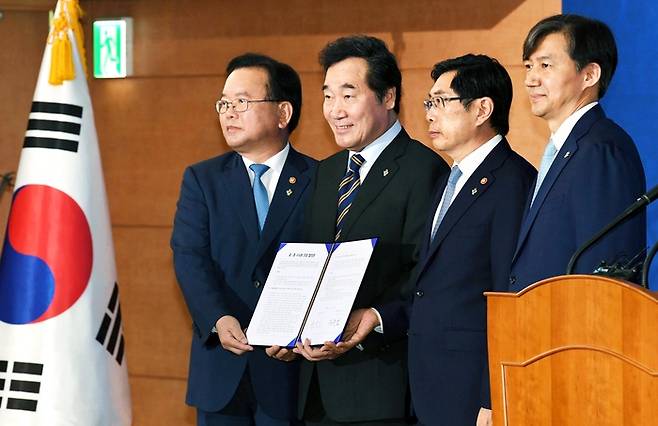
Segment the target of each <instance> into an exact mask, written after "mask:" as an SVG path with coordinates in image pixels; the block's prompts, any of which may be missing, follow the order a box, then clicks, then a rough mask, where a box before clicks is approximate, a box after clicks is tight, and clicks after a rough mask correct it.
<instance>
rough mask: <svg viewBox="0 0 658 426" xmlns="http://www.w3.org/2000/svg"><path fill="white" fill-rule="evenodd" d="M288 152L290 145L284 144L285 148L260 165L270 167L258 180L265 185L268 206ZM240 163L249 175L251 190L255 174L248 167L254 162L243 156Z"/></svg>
mask: <svg viewBox="0 0 658 426" xmlns="http://www.w3.org/2000/svg"><path fill="white" fill-rule="evenodd" d="M288 152H290V143H286V146H284V147H283V149H282V150H281V151H279V152H277V153H276V154H274V155H273V156H271V157H270V158H268V159H267V160H265V162H263V163H261V164H265V165H266V166H269V167H270V168H269V169H268V170H267V171H266V172H265V173H263V176H261V178H260V180H261V181H262V182H263V185H265V189H266V190H267V199H268V201H269V203H270V204H272V198H273V197H274V191H276V185H277V183H278V182H279V177H280V176H281V172H282V171H283V166H284V165H285V164H286V159H287V158H288ZM242 161H243V162H244V166H245V167H246V168H247V173H249V181H250V182H251V187H252V188H253V186H254V177H255V174H254V172H253V170H251V169H250V168H249V166H251V165H252V164H254V161H251V160H250V159H248V158H247V157H244V156H243V157H242Z"/></svg>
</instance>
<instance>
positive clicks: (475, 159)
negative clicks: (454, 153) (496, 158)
mask: <svg viewBox="0 0 658 426" xmlns="http://www.w3.org/2000/svg"><path fill="white" fill-rule="evenodd" d="M501 140H503V137H502V136H501V135H496V136H494V137H493V138H491V139H489V140H488V141H487V142H485V143H484V144H482V145H480V146H479V147H478V148H477V149H476V150H474V151H473V152H471V153H470V154H468V155H467V156H466V157H464V158H463V159H462V160H461V161H460V162H456V161H455V164H456V165H458V166H459V170H461V172H462V176H469V177H470V176H471V175H472V174H473V172H475V170H476V169H477V168H478V167H480V164H482V162H483V161H484V159H485V158H487V155H489V153H490V152H491V151H493V149H494V148H495V147H496V145H498V143H499V142H500V141H501Z"/></svg>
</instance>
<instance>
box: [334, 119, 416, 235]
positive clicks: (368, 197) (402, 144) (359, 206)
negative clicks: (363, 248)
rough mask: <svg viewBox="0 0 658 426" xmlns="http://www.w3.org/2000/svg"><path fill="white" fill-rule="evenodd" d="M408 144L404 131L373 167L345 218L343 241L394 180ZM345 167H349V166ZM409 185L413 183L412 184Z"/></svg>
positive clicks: (336, 190) (407, 137)
mask: <svg viewBox="0 0 658 426" xmlns="http://www.w3.org/2000/svg"><path fill="white" fill-rule="evenodd" d="M408 144H409V136H408V135H407V132H406V131H405V130H404V129H402V130H401V131H400V133H399V134H398V135H397V136H396V137H395V139H393V141H392V142H391V143H390V144H389V146H387V147H386V149H384V151H382V153H381V154H380V155H379V157H378V158H377V160H376V161H375V164H373V165H372V167H371V169H370V171H369V172H368V175H367V176H366V179H365V181H364V182H363V184H362V185H361V187H360V188H359V193H358V194H357V196H356V199H355V200H354V203H353V204H352V206H351V207H350V211H349V213H348V214H347V216H346V217H345V224H344V225H343V232H342V236H343V238H341V240H344V239H346V238H345V237H346V236H348V235H349V233H350V229H351V228H352V226H353V225H354V223H356V221H357V220H358V219H359V216H361V214H362V213H363V212H364V211H365V210H366V209H367V208H368V207H369V206H370V205H371V204H372V203H373V201H374V200H375V199H376V198H377V197H378V196H379V194H380V193H381V192H382V190H383V189H384V188H385V187H386V185H388V183H389V182H390V181H391V179H393V177H394V176H395V174H396V173H397V171H398V169H399V168H400V166H399V165H398V163H397V161H396V160H397V158H399V157H400V156H402V155H403V154H404V151H405V150H406V148H407V146H408ZM346 161H347V160H346ZM345 167H347V164H346V165H345ZM409 184H412V183H411V182H410V183H409ZM335 192H336V197H338V195H337V194H338V185H336V189H335ZM336 202H338V198H336Z"/></svg>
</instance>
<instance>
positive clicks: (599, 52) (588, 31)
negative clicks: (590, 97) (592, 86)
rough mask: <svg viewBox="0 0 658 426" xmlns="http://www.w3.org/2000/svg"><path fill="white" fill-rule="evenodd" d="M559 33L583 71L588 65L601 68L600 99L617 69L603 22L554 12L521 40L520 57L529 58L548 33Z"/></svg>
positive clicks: (611, 41) (612, 39)
mask: <svg viewBox="0 0 658 426" xmlns="http://www.w3.org/2000/svg"><path fill="white" fill-rule="evenodd" d="M555 33H561V34H564V37H565V38H566V41H567V51H568V53H569V57H571V59H572V60H573V61H574V62H575V63H576V69H577V70H578V71H580V70H582V69H583V68H585V67H586V66H587V64H591V63H597V64H599V66H600V67H601V78H600V79H599V93H598V96H599V99H601V98H602V97H603V95H605V92H606V90H608V86H609V85H610V81H611V80H612V76H613V75H614V73H615V69H616V68H617V44H616V43H615V37H614V35H613V34H612V31H611V30H610V27H608V26H607V25H606V24H604V23H603V22H601V21H598V20H596V19H591V18H586V17H584V16H580V15H554V16H549V17H548V18H544V19H542V20H541V21H539V22H538V23H537V24H535V26H534V27H532V28H531V29H530V32H529V33H528V36H527V37H526V39H525V41H524V42H523V60H524V61H526V60H528V58H530V55H532V54H533V53H534V52H535V50H537V48H538V47H539V44H540V43H541V42H542V41H543V40H544V38H545V37H546V36H548V35H549V34H555Z"/></svg>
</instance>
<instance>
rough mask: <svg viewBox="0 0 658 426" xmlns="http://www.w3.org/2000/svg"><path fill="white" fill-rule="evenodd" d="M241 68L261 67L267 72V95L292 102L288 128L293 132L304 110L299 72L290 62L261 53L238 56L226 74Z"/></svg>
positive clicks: (232, 60) (228, 67)
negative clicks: (280, 60) (285, 62)
mask: <svg viewBox="0 0 658 426" xmlns="http://www.w3.org/2000/svg"><path fill="white" fill-rule="evenodd" d="M240 68H261V69H263V70H265V72H266V73H267V77H268V81H267V87H266V89H267V97H268V98H269V99H276V100H278V101H288V102H290V103H291V104H292V117H291V118H290V122H289V123H288V126H287V127H286V129H287V130H288V133H292V131H293V130H295V128H296V127H297V124H298V123H299V116H300V115H301V112H302V83H301V80H300V79H299V74H297V71H295V70H294V69H293V67H291V66H290V65H288V64H284V63H283V62H279V61H277V60H275V59H273V58H271V57H269V56H266V55H262V54H260V53H245V54H243V55H240V56H236V57H235V58H233V59H231V61H230V62H229V63H228V65H227V66H226V75H229V74H231V73H232V72H233V71H235V70H237V69H240Z"/></svg>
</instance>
